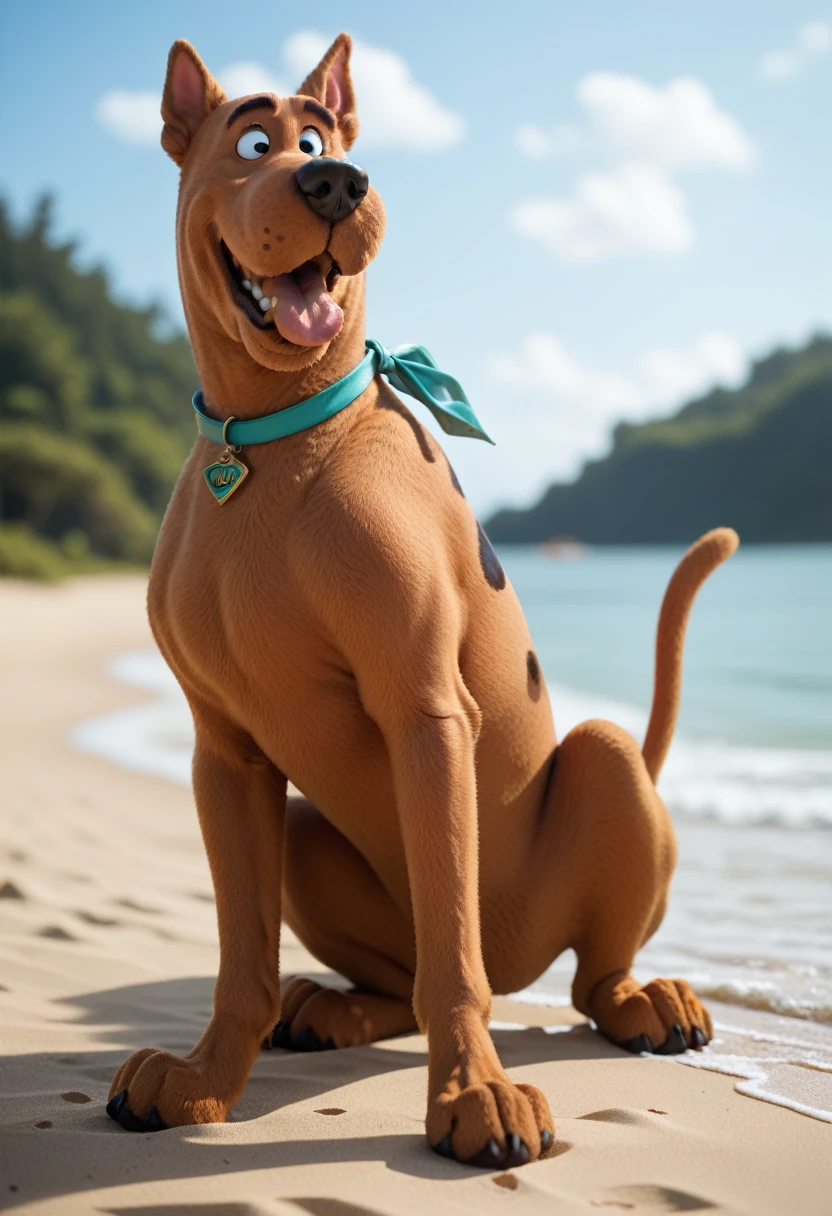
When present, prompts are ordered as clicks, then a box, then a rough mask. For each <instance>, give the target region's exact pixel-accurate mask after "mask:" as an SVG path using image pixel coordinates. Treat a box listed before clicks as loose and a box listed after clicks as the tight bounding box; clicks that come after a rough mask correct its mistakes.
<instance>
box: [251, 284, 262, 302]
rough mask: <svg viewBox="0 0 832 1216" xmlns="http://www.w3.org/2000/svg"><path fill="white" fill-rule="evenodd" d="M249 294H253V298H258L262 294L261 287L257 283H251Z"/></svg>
mask: <svg viewBox="0 0 832 1216" xmlns="http://www.w3.org/2000/svg"><path fill="white" fill-rule="evenodd" d="M251 294H252V295H253V296H254V298H255V300H259V299H260V297H261V296H262V295H263V288H262V287H261V286H260V285H259V283H252V285H251Z"/></svg>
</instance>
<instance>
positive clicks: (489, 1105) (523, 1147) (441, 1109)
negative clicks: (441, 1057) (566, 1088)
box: [427, 1077, 555, 1170]
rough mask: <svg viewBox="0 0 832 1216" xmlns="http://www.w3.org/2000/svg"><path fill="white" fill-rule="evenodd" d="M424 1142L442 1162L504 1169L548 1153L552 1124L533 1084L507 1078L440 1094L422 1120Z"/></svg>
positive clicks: (553, 1124)
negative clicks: (425, 1141)
mask: <svg viewBox="0 0 832 1216" xmlns="http://www.w3.org/2000/svg"><path fill="white" fill-rule="evenodd" d="M427 1133H428V1142H429V1143H430V1146H431V1148H432V1149H433V1150H434V1152H436V1153H439V1154H440V1156H442V1157H452V1158H453V1159H454V1160H456V1161H459V1162H460V1163H461V1164H462V1165H475V1166H479V1167H480V1168H482V1169H489V1170H507V1169H511V1168H512V1167H514V1166H517V1165H526V1164H527V1162H529V1161H536V1160H537V1159H538V1157H540V1156H543V1155H545V1154H546V1153H547V1152H548V1150H549V1149H550V1148H551V1146H552V1144H553V1142H554V1138H555V1121H554V1119H553V1118H552V1112H551V1111H550V1110H549V1103H548V1102H547V1101H546V1099H545V1098H544V1096H543V1094H542V1093H541V1092H540V1090H539V1089H535V1087H534V1086H533V1085H513V1084H512V1083H511V1081H509V1080H508V1078H507V1077H506V1078H504V1079H501V1080H494V1081H485V1082H483V1083H480V1084H477V1085H469V1086H468V1087H467V1088H466V1089H463V1090H461V1091H458V1092H457V1093H456V1094H455V1095H453V1096H452V1095H451V1094H447V1093H444V1094H440V1096H439V1097H438V1098H437V1099H436V1100H435V1101H434V1102H432V1103H431V1105H430V1108H429V1110H428V1118H427Z"/></svg>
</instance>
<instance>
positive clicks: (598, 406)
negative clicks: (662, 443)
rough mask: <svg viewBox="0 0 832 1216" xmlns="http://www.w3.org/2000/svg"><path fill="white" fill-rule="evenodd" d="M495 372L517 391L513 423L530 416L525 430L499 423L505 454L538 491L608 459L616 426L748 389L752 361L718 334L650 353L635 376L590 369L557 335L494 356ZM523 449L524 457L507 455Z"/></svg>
mask: <svg viewBox="0 0 832 1216" xmlns="http://www.w3.org/2000/svg"><path fill="white" fill-rule="evenodd" d="M490 368H491V372H492V374H493V376H494V378H495V380H496V381H497V383H499V384H501V385H505V386H506V389H507V390H509V391H510V394H511V409H512V417H513V418H514V414H515V412H516V411H517V410H520V411H522V418H521V420H520V422H519V424H518V422H517V419H514V422H513V424H512V426H511V427H506V428H505V430H503V428H502V427H501V426H500V421H499V419H496V420H495V422H494V424H493V427H492V429H493V431H494V433H495V436H496V438H497V440H498V442H499V445H500V451H501V453H503V455H504V458H505V459H506V460H507V462H508V463H509V464H510V465H511V464H517V465H522V466H524V467H525V480H524V483H523V484H526V483H527V482H529V481H531V482H533V483H534V486H535V487H537V486H538V485H542V484H544V483H546V482H548V481H550V480H551V479H552V477H553V476H558V477H568V476H571V475H572V474H574V473H576V472H577V471H578V469H579V468H580V466H581V464H582V463H583V461H584V460H586V459H587V458H590V457H593V456H598V455H600V454H601V453H602V452H603V451H604V450H605V448H606V446H607V444H608V442H609V429H610V424H611V423H613V422H616V421H618V420H620V419H621V418H626V419H629V420H631V421H635V420H638V419H643V418H645V417H649V416H652V415H654V414H656V413H657V412H661V411H663V410H666V409H670V408H673V407H675V406H677V405H679V404H681V403H682V402H683V401H685V400H688V399H690V398H692V397H695V396H698V395H700V394H702V393H704V392H706V391H707V390H708V389H709V388H711V387H712V386H713V385H715V384H720V385H724V386H725V387H733V386H736V385H738V384H740V383H741V382H742V380H743V378H744V376H745V374H746V370H747V359H746V356H745V355H744V354H743V352H742V349H741V348H740V346H739V343H738V342H737V341H736V339H734V338H733V337H731V335H730V334H725V333H719V332H714V333H706V334H703V335H701V336H700V337H699V338H697V339H696V340H695V341H694V342H693V343H692V344H691V345H690V346H688V347H683V348H681V349H672V350H667V349H656V350H648V351H647V352H645V354H644V355H642V357H641V358H640V359H639V360H638V362H637V364H636V366H635V368H634V370H632V371H631V372H630V373H629V374H620V373H617V372H612V371H605V370H603V369H599V368H594V367H590V366H587V365H586V364H583V363H581V362H580V361H579V360H577V359H575V358H574V357H573V356H572V355H571V354H570V353H569V351H568V350H567V349H566V348H565V346H564V345H563V343H562V342H561V341H560V340H559V339H558V338H556V337H555V336H554V335H553V334H546V333H537V334H531V335H530V336H529V337H528V338H526V340H525V341H524V343H523V345H522V347H521V349H520V351H518V352H517V353H513V354H508V353H501V354H497V355H495V356H493V358H492V360H491V364H490ZM507 399H508V398H507ZM515 442H516V443H517V444H518V445H520V446H521V447H522V452H521V451H519V450H518V451H517V452H513V450H509V451H505V448H506V447H507V446H508V447H509V449H511V448H512V445H513V444H514V443H515ZM515 457H516V459H515ZM538 466H539V467H538ZM515 488H516V487H515Z"/></svg>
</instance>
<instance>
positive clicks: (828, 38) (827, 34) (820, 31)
mask: <svg viewBox="0 0 832 1216" xmlns="http://www.w3.org/2000/svg"><path fill="white" fill-rule="evenodd" d="M797 42H798V46H800V47H801V48H802V50H804V51H808V52H809V54H810V55H822V54H823V53H824V51H828V50H829V49H830V47H832V27H830V26H828V25H827V24H826V22H825V21H809V22H808V23H807V24H806V25H804V26H801V28H800V29H799V30H798V31H797Z"/></svg>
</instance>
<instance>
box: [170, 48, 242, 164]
mask: <svg viewBox="0 0 832 1216" xmlns="http://www.w3.org/2000/svg"><path fill="white" fill-rule="evenodd" d="M227 100H228V98H227V97H226V95H225V93H224V92H223V90H222V88H221V87H220V85H219V84H217V82H216V80H214V77H213V76H212V75H211V73H210V72H209V71H208V69H207V68H206V66H205V64H204V63H203V62H202V60H201V59H200V57H199V55H197V53H196V51H195V50H194V48H193V47H192V46H191V44H190V42H186V41H185V40H184V38H179V39H178V40H177V41H176V42H174V44H173V46H172V47H171V48H170V54H169V55H168V74H167V76H166V77H165V89H164V92H163V93H162V119H163V120H164V124H165V125H164V127H163V128H162V147H163V148H164V150H165V151H166V152H167V154H168V156H169V157H170V158H171V159H172V160H175V161H176V163H177V165H181V164H182V162H183V161H184V159H185V157H186V156H187V154H188V148H190V146H191V141H192V139H193V137H194V136H195V135H196V133H197V131H198V130H199V128H200V127H201V126H202V124H203V122H204V121H205V119H206V118H207V117H208V115H209V114H210V113H211V111H212V110H216V108H217V106H221V105H222V103H223V102H224V101H227Z"/></svg>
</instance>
